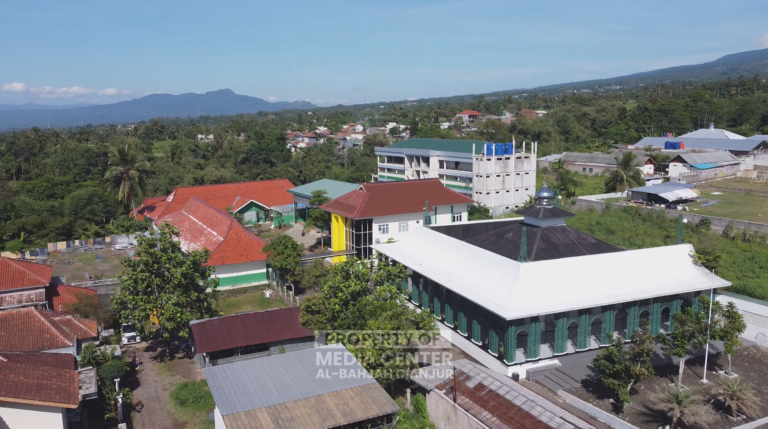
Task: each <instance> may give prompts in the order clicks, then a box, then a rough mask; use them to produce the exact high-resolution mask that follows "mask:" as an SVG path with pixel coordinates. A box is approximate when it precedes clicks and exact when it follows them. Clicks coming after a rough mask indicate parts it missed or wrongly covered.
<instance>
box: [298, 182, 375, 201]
mask: <svg viewBox="0 0 768 429" xmlns="http://www.w3.org/2000/svg"><path fill="white" fill-rule="evenodd" d="M358 187H360V184H358V183H347V182H340V181H338V180H331V179H320V180H317V181H314V182H312V183H307V184H306V185H301V186H297V187H295V188H293V189H289V190H288V192H289V193H291V194H293V195H297V196H300V197H304V198H312V192H314V191H318V190H324V191H325V192H326V193H327V194H328V198H330V199H332V200H333V199H335V198H339V197H340V196H342V195H344V194H347V193H349V192H352V191H354V190H355V189H357V188H358Z"/></svg>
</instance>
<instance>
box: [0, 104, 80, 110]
mask: <svg viewBox="0 0 768 429" xmlns="http://www.w3.org/2000/svg"><path fill="white" fill-rule="evenodd" d="M86 106H90V104H62V105H56V104H35V103H27V104H0V112H3V111H6V110H60V109H73V108H76V107H86Z"/></svg>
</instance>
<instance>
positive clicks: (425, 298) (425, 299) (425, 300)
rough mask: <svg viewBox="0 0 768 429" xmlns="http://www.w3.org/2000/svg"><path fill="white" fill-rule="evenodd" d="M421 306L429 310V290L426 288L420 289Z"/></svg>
mask: <svg viewBox="0 0 768 429" xmlns="http://www.w3.org/2000/svg"><path fill="white" fill-rule="evenodd" d="M421 308H423V309H424V310H426V311H429V292H427V289H426V288H424V289H423V290H422V291H421Z"/></svg>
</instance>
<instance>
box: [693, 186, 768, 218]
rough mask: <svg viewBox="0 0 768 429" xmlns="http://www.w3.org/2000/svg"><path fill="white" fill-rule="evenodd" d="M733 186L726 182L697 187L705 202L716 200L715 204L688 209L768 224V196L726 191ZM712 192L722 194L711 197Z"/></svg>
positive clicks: (698, 205)
mask: <svg viewBox="0 0 768 429" xmlns="http://www.w3.org/2000/svg"><path fill="white" fill-rule="evenodd" d="M713 185H714V186H717V187H714V186H713ZM761 185H765V184H761ZM733 186H734V184H733V183H726V181H719V182H713V183H712V184H702V185H700V186H698V189H699V192H700V193H701V196H702V197H704V198H706V199H707V200H717V201H718V202H717V204H714V205H711V206H706V207H702V204H705V202H698V203H693V204H690V205H689V206H688V208H689V209H690V210H691V211H692V212H693V213H696V214H703V215H709V216H717V217H724V218H729V219H739V220H746V221H751V222H759V223H768V196H765V195H755V194H741V193H735V192H729V191H728V190H726V188H727V187H733ZM764 187H766V186H764ZM766 188H768V187H766ZM713 192H721V193H722V194H720V195H712V193H713Z"/></svg>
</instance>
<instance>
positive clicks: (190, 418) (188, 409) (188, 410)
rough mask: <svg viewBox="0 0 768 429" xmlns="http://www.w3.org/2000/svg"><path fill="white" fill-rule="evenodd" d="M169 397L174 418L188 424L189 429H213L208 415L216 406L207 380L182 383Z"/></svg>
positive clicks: (212, 423)
mask: <svg viewBox="0 0 768 429" xmlns="http://www.w3.org/2000/svg"><path fill="white" fill-rule="evenodd" d="M168 396H169V397H170V398H171V411H172V412H173V415H174V417H176V419H177V420H179V421H181V422H183V423H186V427H187V429H213V427H214V422H213V420H210V419H209V418H208V413H210V412H212V411H213V408H214V407H215V406H216V404H215V403H214V401H213V395H211V391H210V390H209V389H208V383H207V382H206V381H205V380H201V381H185V382H182V383H180V384H179V385H178V386H176V388H174V389H173V390H172V391H171V393H170V394H169V395H168Z"/></svg>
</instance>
